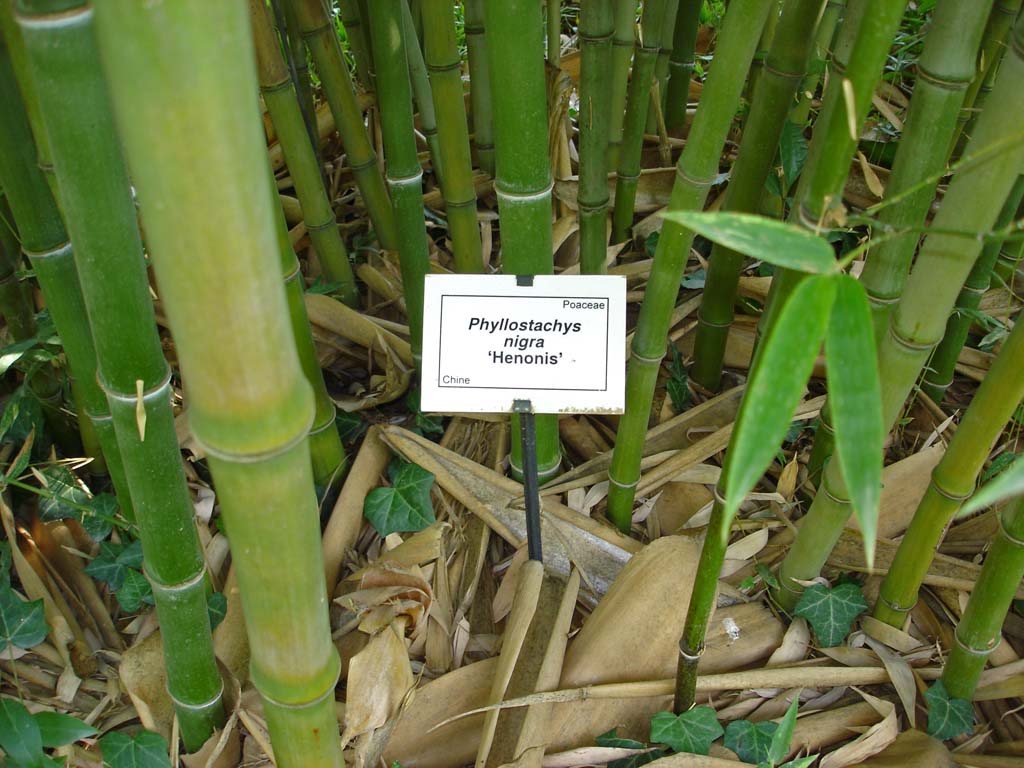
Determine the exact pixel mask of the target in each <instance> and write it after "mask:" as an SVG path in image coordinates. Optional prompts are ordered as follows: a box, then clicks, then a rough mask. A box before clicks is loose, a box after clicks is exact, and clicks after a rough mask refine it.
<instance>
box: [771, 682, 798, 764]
mask: <svg viewBox="0 0 1024 768" xmlns="http://www.w3.org/2000/svg"><path fill="white" fill-rule="evenodd" d="M799 706H800V694H799V693H798V694H797V695H795V696H794V697H793V701H791V702H790V704H789V709H787V710H786V714H785V715H784V716H783V718H782V719H781V720H780V721H779V727H778V728H777V729H776V730H775V733H773V734H772V743H771V745H770V746H769V747H768V760H769V761H770V762H771V763H773V764H778V763H781V762H782V761H783V760H784V759H785V757H786V755H788V754H789V744H790V742H792V741H793V730H794V729H795V728H796V710H797V707H799Z"/></svg>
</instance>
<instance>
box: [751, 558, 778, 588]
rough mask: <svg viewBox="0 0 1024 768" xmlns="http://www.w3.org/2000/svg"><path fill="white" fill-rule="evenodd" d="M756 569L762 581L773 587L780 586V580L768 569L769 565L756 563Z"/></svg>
mask: <svg viewBox="0 0 1024 768" xmlns="http://www.w3.org/2000/svg"><path fill="white" fill-rule="evenodd" d="M754 570H755V571H757V575H758V576H760V577H761V581H763V582H764V583H765V584H766V585H768V586H769V587H771V588H772V589H778V588H779V580H778V579H777V578H775V574H774V573H772V572H771V571H770V570H769V569H768V566H766V565H764V564H763V563H756V564H755V565H754Z"/></svg>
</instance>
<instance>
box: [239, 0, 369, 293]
mask: <svg viewBox="0 0 1024 768" xmlns="http://www.w3.org/2000/svg"><path fill="white" fill-rule="evenodd" d="M249 18H250V20H251V22H252V31H253V39H254V41H255V44H256V66H257V70H256V71H257V75H258V76H259V81H260V93H261V94H263V101H264V103H265V104H266V105H267V110H268V111H269V112H270V119H271V120H273V121H274V128H275V129H276V130H277V137H278V141H279V142H280V144H281V149H282V150H283V151H284V159H285V162H286V163H287V164H288V172H289V174H291V178H292V183H293V184H294V185H295V191H296V193H297V194H298V196H299V205H301V206H302V216H303V219H304V220H305V223H306V231H307V232H308V233H309V239H310V240H312V241H313V248H315V249H316V255H317V259H318V260H319V261H320V268H321V270H322V271H323V274H324V277H325V278H326V279H327V280H330V281H332V282H337V283H340V284H341V285H340V287H339V289H338V291H339V293H340V295H341V297H342V299H343V300H344V301H345V303H346V304H348V305H349V306H353V307H354V306H358V305H359V289H358V288H357V287H356V278H355V275H354V274H352V265H351V264H349V261H348V251H347V250H346V249H345V243H344V242H343V241H342V239H341V232H340V231H339V230H338V220H337V218H336V217H335V215H334V209H333V208H332V207H331V201H330V199H329V198H328V196H327V190H326V189H325V188H324V183H323V176H322V175H321V173H320V165H319V163H318V162H317V159H316V154H315V153H314V152H313V145H312V144H311V143H310V141H309V136H308V134H307V133H306V124H305V122H304V121H303V119H302V111H301V110H300V109H299V101H298V96H297V94H296V92H295V85H294V83H292V80H291V78H290V77H289V76H288V68H287V66H286V65H285V62H284V59H283V58H282V57H281V48H280V45H279V44H278V41H277V36H276V35H274V28H273V26H272V24H271V19H270V12H269V10H268V8H267V5H266V2H265V1H264V0H249Z"/></svg>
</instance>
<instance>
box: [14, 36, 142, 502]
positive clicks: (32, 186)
mask: <svg viewBox="0 0 1024 768" xmlns="http://www.w3.org/2000/svg"><path fill="white" fill-rule="evenodd" d="M0 103H2V104H3V105H4V108H3V109H0V184H2V186H3V188H4V192H5V194H6V196H7V202H8V203H9V204H10V207H11V212H12V214H13V216H14V223H15V225H16V226H17V229H18V233H19V235H20V236H21V249H22V252H23V253H24V254H25V255H26V256H27V257H28V259H29V262H30V263H31V264H32V268H33V270H34V271H35V273H36V279H37V280H38V281H39V287H40V288H41V289H42V291H43V296H44V297H45V298H46V305H47V308H48V309H49V311H50V317H51V318H52V319H53V324H54V326H55V327H56V329H57V334H58V335H59V336H60V340H61V344H62V345H63V347H64V356H65V358H67V362H68V367H69V368H70V372H71V378H72V380H73V382H74V386H76V387H77V389H78V394H79V397H78V398H76V400H77V401H78V405H79V419H78V422H79V431H80V432H81V435H82V444H83V446H84V448H85V451H86V455H88V456H93V457H100V456H102V457H103V460H104V461H105V464H106V469H107V470H108V471H109V473H110V479H111V481H112V482H113V484H114V490H115V492H116V494H117V500H118V505H119V506H120V509H121V514H122V515H123V516H124V517H125V518H127V519H129V520H133V519H134V513H133V511H132V501H131V492H130V491H129V486H128V481H127V479H126V478H125V474H124V467H123V465H122V463H121V455H120V452H119V450H118V447H117V437H116V436H115V435H114V424H113V421H112V419H111V416H110V408H109V406H108V405H107V398H106V395H104V393H103V390H102V389H100V386H99V383H98V382H97V380H96V348H95V346H94V344H93V338H92V333H91V331H90V330H89V320H88V316H87V315H86V309H85V301H84V299H83V298H82V289H81V286H80V284H79V282H78V272H77V271H76V269H75V261H74V254H73V252H72V248H71V242H70V241H69V240H68V236H67V233H66V231H65V229H64V222H63V220H62V219H61V215H60V211H59V210H58V209H57V204H56V202H55V201H54V198H53V194H52V192H51V188H50V184H49V182H48V181H47V179H46V177H45V175H44V174H43V172H42V170H40V168H39V165H38V164H37V162H36V157H37V155H36V147H35V144H34V142H33V140H32V129H31V127H30V126H29V122H28V116H27V115H26V113H25V109H24V106H23V104H22V101H21V95H20V92H19V90H18V84H17V82H16V81H15V78H14V71H13V69H12V68H11V64H10V59H9V57H8V56H7V48H6V45H3V46H0ZM87 425H90V426H91V429H90V428H89V427H87ZM93 438H94V439H93Z"/></svg>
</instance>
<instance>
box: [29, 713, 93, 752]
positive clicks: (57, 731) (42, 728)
mask: <svg viewBox="0 0 1024 768" xmlns="http://www.w3.org/2000/svg"><path fill="white" fill-rule="evenodd" d="M33 717H35V720H36V725H38V726H39V734H40V736H41V737H42V741H43V746H44V747H63V746H66V745H68V744H73V743H74V742H76V741H78V740H79V739H84V738H85V737H86V736H95V735H96V734H97V733H99V731H97V730H96V729H95V728H93V727H92V726H91V725H87V724H85V723H83V722H82V721H81V720H79V719H78V718H77V717H72V716H71V715H62V714H61V713H59V712H37V713H36V714H35V715H33Z"/></svg>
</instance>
